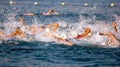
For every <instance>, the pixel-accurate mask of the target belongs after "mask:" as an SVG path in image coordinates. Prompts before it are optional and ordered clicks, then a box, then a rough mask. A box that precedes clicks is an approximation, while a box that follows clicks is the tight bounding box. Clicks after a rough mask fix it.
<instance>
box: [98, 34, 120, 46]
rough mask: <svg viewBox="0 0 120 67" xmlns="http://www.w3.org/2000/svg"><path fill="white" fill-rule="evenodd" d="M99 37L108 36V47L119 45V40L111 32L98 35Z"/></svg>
mask: <svg viewBox="0 0 120 67" xmlns="http://www.w3.org/2000/svg"><path fill="white" fill-rule="evenodd" d="M99 35H101V36H104V35H106V36H108V46H111V47H117V46H119V44H120V42H119V40H118V39H117V38H116V37H115V35H114V34H113V33H111V32H104V33H99Z"/></svg>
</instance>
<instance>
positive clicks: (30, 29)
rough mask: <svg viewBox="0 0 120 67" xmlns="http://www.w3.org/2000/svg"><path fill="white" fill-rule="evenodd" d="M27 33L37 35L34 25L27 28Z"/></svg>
mask: <svg viewBox="0 0 120 67" xmlns="http://www.w3.org/2000/svg"><path fill="white" fill-rule="evenodd" d="M29 31H30V32H31V34H36V33H37V30H36V27H35V25H32V26H31V27H30V28H29Z"/></svg>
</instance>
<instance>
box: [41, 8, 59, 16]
mask: <svg viewBox="0 0 120 67" xmlns="http://www.w3.org/2000/svg"><path fill="white" fill-rule="evenodd" d="M58 14H59V13H58V12H57V11H55V10H53V8H51V9H49V10H48V12H47V13H43V15H58Z"/></svg>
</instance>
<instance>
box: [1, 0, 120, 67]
mask: <svg viewBox="0 0 120 67" xmlns="http://www.w3.org/2000/svg"><path fill="white" fill-rule="evenodd" d="M34 2H39V3H38V4H37V5H34ZM61 3H65V5H61ZM111 3H114V4H115V5H114V6H111ZM85 4H88V5H87V6H85ZM50 8H54V9H55V10H56V11H58V12H59V14H60V15H58V16H56V15H55V16H43V15H42V13H43V12H47V11H48V10H49V9H50ZM119 11H120V1H119V0H96V1H95V0H29V1H28V0H14V3H13V4H10V1H9V0H0V23H1V24H0V29H1V30H2V31H3V32H4V33H6V34H8V33H10V32H12V31H14V28H15V27H16V23H18V17H23V19H24V22H25V23H26V25H27V26H30V25H36V26H38V25H46V24H50V23H55V22H58V23H59V25H60V28H59V29H58V30H57V31H56V34H57V33H58V34H59V33H61V32H64V33H66V34H67V37H68V38H70V35H69V32H70V31H73V30H74V31H77V32H78V33H82V32H83V30H84V28H85V27H89V28H90V29H91V30H92V34H93V36H92V37H91V38H89V39H80V40H77V41H76V40H71V41H72V42H74V45H73V46H67V45H65V44H57V43H56V42H55V39H51V38H47V37H44V36H42V35H41V32H39V33H38V34H37V35H36V37H35V38H34V39H33V40H26V39H14V38H12V39H9V38H8V39H5V40H4V39H1V40H0V67H119V66H120V49H119V47H116V48H111V47H103V46H101V45H100V44H101V43H104V42H106V41H107V37H101V36H99V35H98V33H99V32H113V28H112V27H111V24H112V22H113V21H114V20H116V22H117V24H118V27H119V28H120V24H119V22H120V12H119ZM27 12H30V13H34V16H25V15H23V14H24V13H27Z"/></svg>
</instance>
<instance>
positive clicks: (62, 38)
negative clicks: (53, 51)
mask: <svg viewBox="0 0 120 67" xmlns="http://www.w3.org/2000/svg"><path fill="white" fill-rule="evenodd" d="M51 37H52V38H55V39H57V43H62V44H65V45H68V46H72V45H73V43H72V42H70V41H68V40H67V39H66V34H64V33H62V34H61V35H60V36H55V35H51Z"/></svg>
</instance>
